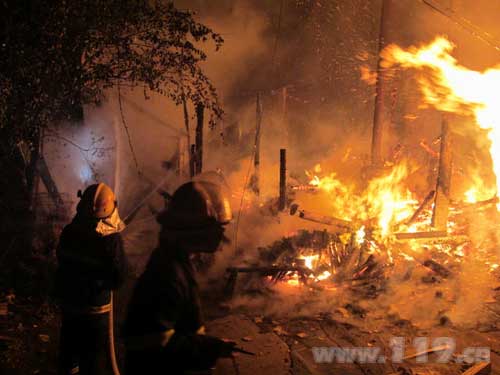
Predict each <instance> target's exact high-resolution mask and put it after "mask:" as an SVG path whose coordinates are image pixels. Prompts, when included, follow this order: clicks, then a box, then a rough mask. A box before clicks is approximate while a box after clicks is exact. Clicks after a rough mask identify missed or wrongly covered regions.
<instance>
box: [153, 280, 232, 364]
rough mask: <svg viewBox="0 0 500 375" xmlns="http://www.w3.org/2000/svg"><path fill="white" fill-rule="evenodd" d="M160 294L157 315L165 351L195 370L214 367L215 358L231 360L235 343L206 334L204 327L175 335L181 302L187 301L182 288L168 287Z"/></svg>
mask: <svg viewBox="0 0 500 375" xmlns="http://www.w3.org/2000/svg"><path fill="white" fill-rule="evenodd" d="M161 295H162V298H160V299H159V300H158V303H159V305H158V307H159V309H158V313H159V314H160V316H159V318H160V319H159V320H160V321H161V323H162V325H163V327H165V333H164V335H163V338H164V341H163V342H162V346H163V347H164V349H165V351H167V352H169V353H170V354H171V355H173V356H175V358H179V359H181V361H185V363H188V364H193V365H194V367H196V368H210V367H213V366H214V365H215V362H216V361H217V359H218V358H222V357H231V355H232V352H233V349H234V347H235V346H236V344H235V343H234V342H229V341H224V340H221V339H219V338H217V337H213V336H209V335H205V329H204V327H203V326H200V327H199V329H198V331H197V332H194V333H192V334H181V333H179V332H176V330H175V327H176V322H177V321H179V320H180V318H181V317H180V314H182V311H183V310H182V308H181V306H182V302H181V301H184V302H185V301H186V299H185V298H186V296H185V294H184V293H183V288H182V286H181V285H179V284H177V283H176V284H174V285H172V284H171V285H169V287H167V288H165V289H164V290H163V293H161Z"/></svg>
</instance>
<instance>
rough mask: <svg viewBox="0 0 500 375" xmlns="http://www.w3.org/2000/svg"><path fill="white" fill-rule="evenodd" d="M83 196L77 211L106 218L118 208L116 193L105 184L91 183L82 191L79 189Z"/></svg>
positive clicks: (98, 217) (79, 193)
mask: <svg viewBox="0 0 500 375" xmlns="http://www.w3.org/2000/svg"><path fill="white" fill-rule="evenodd" d="M78 196H79V197H80V198H81V199H80V202H79V203H78V206H77V212H78V213H81V214H83V215H85V216H88V217H94V218H96V219H104V218H107V217H108V216H110V215H111V214H112V213H113V211H114V210H115V208H116V197H115V193H113V190H111V188H110V187H109V186H108V185H106V184H104V183H102V182H101V183H99V184H94V185H90V186H89V187H87V188H86V189H85V191H84V192H83V194H82V192H81V191H78Z"/></svg>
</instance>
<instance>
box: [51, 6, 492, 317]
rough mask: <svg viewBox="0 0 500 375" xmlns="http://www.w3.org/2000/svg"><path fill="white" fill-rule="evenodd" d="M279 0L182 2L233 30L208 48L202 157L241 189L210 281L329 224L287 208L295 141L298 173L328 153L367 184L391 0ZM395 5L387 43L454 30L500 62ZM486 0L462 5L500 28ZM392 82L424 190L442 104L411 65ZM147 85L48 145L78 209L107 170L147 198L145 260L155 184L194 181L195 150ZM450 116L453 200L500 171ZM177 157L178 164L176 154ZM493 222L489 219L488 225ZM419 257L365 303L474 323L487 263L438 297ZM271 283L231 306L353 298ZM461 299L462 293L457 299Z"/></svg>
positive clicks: (471, 60) (140, 225) (327, 159)
mask: <svg viewBox="0 0 500 375" xmlns="http://www.w3.org/2000/svg"><path fill="white" fill-rule="evenodd" d="M278 3H279V2H268V1H251V0H246V1H245V0H234V1H229V0H228V1H223V0H217V1H212V0H211V1H196V0H185V1H176V5H177V6H178V7H180V8H187V9H194V10H196V11H197V16H196V17H197V18H198V19H199V20H200V21H201V22H204V23H206V24H207V25H208V26H210V27H211V28H213V29H214V30H215V31H216V32H219V33H221V34H222V36H223V37H224V39H225V43H224V45H223V47H222V49H221V50H220V52H215V51H213V50H208V51H207V52H208V59H207V61H206V62H205V63H204V69H205V71H206V72H207V74H208V76H209V77H210V78H211V79H212V81H213V83H214V85H215V86H216V87H217V89H218V92H219V94H220V98H221V101H222V104H223V106H224V109H225V114H224V117H223V119H222V121H220V122H219V123H218V124H217V126H216V128H215V129H214V130H212V131H209V130H208V129H206V131H205V159H204V168H205V170H216V169H217V170H220V171H222V173H223V174H224V175H225V176H226V177H227V180H228V182H229V185H230V187H231V189H232V192H233V196H232V197H231V203H232V207H233V211H234V213H235V220H234V222H233V223H232V224H230V225H229V226H228V228H227V232H228V233H227V235H228V237H229V238H230V239H232V241H233V242H232V244H230V245H227V246H226V247H224V248H223V250H222V251H220V252H218V253H217V254H216V255H215V261H214V266H213V267H212V268H211V269H210V270H209V273H208V275H207V277H208V278H221V277H222V276H224V275H225V269H226V267H227V266H234V265H241V264H247V263H251V262H255V261H256V260H257V258H258V248H259V247H263V246H267V245H269V244H271V243H272V242H274V241H275V240H278V239H280V238H282V237H285V236H289V235H292V234H293V233H295V232H296V231H298V230H300V229H309V230H314V229H318V230H323V229H328V227H327V226H322V225H320V224H314V223H310V222H306V221H303V220H300V219H299V218H297V217H292V216H290V215H288V213H286V212H285V213H278V212H277V201H276V199H277V196H278V189H279V178H278V176H279V149H280V148H286V149H287V159H288V160H287V161H288V165H287V168H288V178H289V181H292V182H293V183H297V184H300V183H307V182H308V178H307V176H306V174H305V171H306V170H311V169H312V168H313V167H314V166H315V165H316V164H320V165H321V167H322V169H323V171H325V172H326V173H331V172H334V173H336V176H337V177H338V178H339V179H340V180H341V181H343V182H345V183H346V184H348V185H354V186H355V188H356V189H357V190H362V189H363V188H364V187H365V186H366V183H367V179H366V173H365V172H366V167H367V166H368V165H369V163H370V147H371V146H370V145H371V131H372V119H373V105H374V94H375V88H374V86H373V85H369V84H367V83H366V82H364V81H363V80H362V79H361V78H362V77H361V76H360V71H362V72H364V77H365V78H367V79H368V80H369V81H371V82H370V83H373V79H374V78H375V77H374V76H373V72H374V70H375V69H376V61H377V53H378V29H379V16H380V9H379V2H366V1H347V0H343V1H338V2H331V4H330V2H321V1H320V2H317V1H315V2H311V4H312V3H321V4H322V5H324V6H325V8H324V9H318V8H316V9H314V6H312V9H307V10H305V8H301V7H299V5H298V3H299V2H285V3H286V5H285V7H284V9H282V10H281V17H280V9H279V8H280V7H279V6H278V5H279V4H278ZM327 3H328V4H327ZM334 3H335V6H333V5H332V4H334ZM395 3H397V4H398V5H397V9H396V17H395V19H394V20H392V21H393V22H392V26H391V28H392V32H391V40H388V42H397V43H401V44H403V45H408V44H413V43H415V42H418V41H422V40H427V39H430V38H431V37H433V36H434V35H435V34H437V33H443V30H442V29H443V28H445V29H446V32H449V34H450V37H451V38H452V39H454V40H455V41H457V43H458V44H459V48H458V50H457V54H458V55H457V56H458V59H459V61H462V60H463V61H464V64H465V65H471V66H483V67H484V66H488V65H492V64H493V62H495V63H496V58H497V55H494V54H493V52H489V50H488V48H487V47H482V46H478V43H477V40H476V39H474V38H473V37H471V36H470V35H469V34H468V33H466V32H464V31H463V30H461V29H460V28H458V27H457V26H456V25H455V24H454V23H453V22H449V21H447V20H446V19H444V20H443V19H442V18H441V17H442V16H441V15H439V14H436V13H434V12H433V11H431V10H429V9H428V8H426V7H425V6H423V5H422V4H420V3H418V2H414V1H409V0H405V1H401V2H395ZM480 3H481V4H482V5H481V6H476V5H474V6H472V5H467V4H461V6H460V9H458V10H461V11H462V10H463V12H464V13H466V14H468V15H469V16H470V17H471V20H472V21H474V22H475V23H476V24H479V25H483V26H484V27H485V28H487V29H488V30H491V31H493V34H494V32H496V31H498V30H497V29H498V25H497V24H496V23H495V22H496V20H495V22H491V18H492V16H491V15H495V14H496V13H495V12H489V13H488V11H482V10H481V9H490V7H491V6H493V5H492V4H493V3H495V4H496V2H490V1H487V0H481V2H480ZM483 6H484V7H483ZM485 7H487V8H485ZM462 8H463V9H462ZM489 15H490V16H489ZM493 18H494V17H493ZM488 20H489V21H488ZM209 48H210V47H209ZM361 69H363V70H361ZM368 69H369V70H368ZM387 87H388V89H387V90H386V92H385V93H384V100H385V103H387V104H388V105H387V108H388V111H389V112H390V113H389V115H388V116H387V117H388V118H389V119H390V124H389V126H388V130H387V143H386V150H385V153H386V156H387V158H388V159H389V160H390V161H393V160H392V159H393V155H394V154H395V153H396V151H397V152H400V153H402V154H403V156H404V157H406V158H408V159H411V160H412V161H413V162H414V164H416V165H418V166H419V167H420V169H419V170H417V171H416V172H415V173H413V174H412V175H411V176H410V177H409V178H408V181H407V183H408V185H409V186H410V187H411V190H412V191H414V192H415V193H416V196H417V197H418V198H420V199H421V198H423V197H424V196H425V195H426V194H427V193H428V192H429V190H431V189H433V188H434V187H435V177H436V171H435V170H436V167H437V160H436V159H435V158H432V157H431V156H430V155H429V153H428V152H427V151H425V150H424V149H423V148H422V147H421V146H420V143H421V141H423V140H424V141H425V142H426V143H427V144H428V145H429V147H430V148H432V149H433V150H434V151H435V152H438V151H439V145H438V144H436V143H434V141H435V140H436V138H437V137H438V136H439V131H440V123H441V114H440V113H438V112H437V111H435V110H434V109H432V108H422V106H421V104H422V101H421V97H420V93H419V90H418V87H417V83H416V80H415V76H414V75H413V74H411V73H408V72H403V71H394V72H393V75H392V77H391V79H390V81H389V83H388V85H387ZM147 94H148V96H149V97H150V98H149V99H148V100H146V99H145V98H144V93H143V92H142V90H135V91H134V90H130V91H129V90H122V105H121V108H120V105H119V101H118V98H117V94H116V92H110V93H109V95H108V100H107V101H106V102H104V103H103V104H102V105H101V106H100V107H92V108H87V109H86V113H85V123H84V124H83V126H80V127H76V126H73V125H68V126H64V127H62V128H61V129H59V130H58V133H57V136H53V137H52V138H51V140H50V142H49V141H48V140H47V142H46V147H45V149H44V154H45V158H46V159H47V163H48V164H49V168H50V169H51V171H52V174H53V177H54V180H55V182H56V185H57V186H58V188H59V190H60V191H61V192H63V193H65V194H67V196H68V197H71V198H68V199H69V200H70V201H71V202H70V203H71V204H72V206H71V207H72V208H71V209H72V210H74V206H75V204H76V196H75V193H76V191H77V190H78V189H81V188H84V187H85V186H86V185H88V184H90V183H93V182H96V181H104V182H106V183H108V184H109V185H110V186H112V187H113V188H114V189H115V191H116V193H117V196H118V201H119V209H120V214H121V216H122V217H126V216H127V215H128V214H129V213H130V212H131V211H133V208H134V207H136V206H137V204H138V203H139V202H141V201H143V200H144V198H145V197H148V198H147V199H146V201H145V202H144V205H143V206H142V208H141V209H140V211H139V212H138V213H137V215H136V216H135V218H134V220H133V221H132V222H131V224H130V225H129V228H128V229H127V232H125V233H124V236H125V237H126V239H127V248H126V251H127V253H128V254H129V255H130V256H131V260H132V261H133V262H135V263H136V264H137V268H138V269H139V270H140V269H141V267H142V266H143V265H144V262H145V260H147V256H148V254H149V253H150V252H151V250H152V249H153V248H154V246H156V242H157V232H158V226H157V224H156V223H155V220H154V212H155V211H158V210H160V209H162V208H163V206H164V204H165V202H164V200H163V198H162V197H161V196H160V195H159V194H156V193H153V194H150V193H151V192H152V191H155V190H156V189H158V188H161V189H162V190H164V191H166V192H168V193H173V191H174V190H175V189H176V188H177V187H178V186H179V185H180V184H181V183H182V182H184V181H185V180H186V175H181V176H179V175H177V173H176V171H175V156H176V154H177V152H178V149H179V147H187V146H186V144H185V143H182V142H183V141H184V142H185V138H186V132H185V129H184V118H183V113H182V108H179V107H176V106H175V105H173V104H172V103H170V102H169V101H168V99H167V98H164V97H161V96H158V95H155V94H152V93H147ZM257 94H259V98H260V101H261V103H262V107H263V119H262V135H261V147H260V159H261V161H260V163H261V164H260V195H259V196H258V197H257V196H256V195H255V194H254V193H253V192H252V191H251V189H250V181H251V178H252V175H253V173H254V168H253V156H254V139H255V126H256V98H257ZM188 111H189V115H190V118H189V119H190V126H191V132H192V133H191V139H194V134H193V127H194V126H195V118H194V108H192V107H191V106H189V107H188ZM452 121H456V124H457V126H454V129H458V128H460V129H462V130H461V131H460V132H456V131H455V138H454V143H455V147H454V149H455V150H457V152H455V155H454V163H455V167H454V171H455V172H454V177H453V181H452V186H453V199H457V198H460V197H462V196H463V192H464V191H465V190H467V188H468V185H467V179H466V178H464V176H469V175H470V174H471V171H472V170H476V169H478V168H477V167H479V166H481V167H482V168H483V170H482V172H481V177H482V179H483V180H484V181H486V182H487V183H488V182H489V181H491V180H492V178H494V177H493V176H491V172H488V171H491V165H489V163H488V162H484V161H485V160H486V159H487V158H486V157H485V155H486V151H485V150H484V148H485V147H484V146H485V144H484V143H483V141H482V140H484V139H485V138H484V137H482V136H479V135H478V134H477V132H475V131H474V130H473V128H472V126H461V125H460V126H459V124H461V123H464V124H467V122H468V121H470V119H467V118H453V119H452ZM62 138H65V139H68V140H70V141H71V142H68V141H65V140H64V139H62ZM73 143H74V144H76V145H78V146H79V147H76V146H75V145H74V144H73ZM82 148H83V149H84V150H88V151H82ZM96 149H98V151H96ZM458 150H461V151H460V152H458ZM165 161H167V162H171V163H170V164H169V163H166V164H165V163H164V162H165ZM166 166H167V168H166ZM73 197H75V198H73ZM292 198H293V199H294V200H295V203H298V204H299V206H300V207H301V208H304V209H307V210H310V211H314V212H318V213H321V214H324V215H331V214H332V206H331V205H330V204H329V203H328V200H327V199H326V198H325V196H324V195H321V194H317V195H310V194H305V193H296V195H295V197H292ZM481 225H482V223H480V222H478V223H477V225H476V227H477V228H481ZM472 232H474V231H472ZM477 233H478V237H481V236H480V235H479V233H483V232H481V231H477ZM477 241H478V242H479V238H478V240H477ZM413 267H414V274H413V276H412V278H411V279H409V280H403V279H398V278H397V277H396V278H394V279H391V280H390V284H389V290H388V293H387V295H386V296H385V297H383V298H381V299H380V300H377V301H368V302H366V301H365V302H360V303H362V304H365V305H366V306H365V307H367V308H368V307H373V308H374V309H375V310H377V309H378V311H385V310H384V309H387V308H388V309H389V311H390V312H391V313H394V314H397V315H399V316H400V317H401V318H406V319H414V320H415V321H416V322H421V323H422V324H423V323H425V322H430V321H432V322H435V321H436V320H435V319H437V318H438V317H439V316H442V315H445V314H447V316H448V317H449V318H450V319H451V320H452V321H458V322H467V318H468V317H475V316H476V315H475V314H476V313H477V312H476V311H472V310H471V309H473V308H475V307H474V306H478V305H479V304H475V303H469V301H470V302H478V301H480V300H482V299H484V298H486V295H487V294H488V286H489V285H490V282H491V280H490V279H489V276H488V275H489V273H485V272H484V269H482V268H481V264H475V263H474V262H472V264H470V265H469V264H468V263H466V262H464V264H463V267H462V272H458V273H457V274H456V277H455V278H453V280H450V281H446V282H445V283H444V284H441V285H439V288H438V289H439V290H441V289H442V293H438V296H439V295H443V296H444V297H436V291H438V289H437V288H435V287H432V288H431V287H428V285H427V284H425V285H422V283H421V281H420V280H421V277H422V276H424V275H425V273H426V270H425V269H424V268H423V267H421V266H418V265H414V266H413ZM396 274H398V273H397V272H396ZM403 274H404V273H403ZM468 283H473V285H474V286H475V288H476V289H481V292H478V293H473V292H472V290H474V289H473V288H469V289H468V288H467V285H468ZM266 286H268V287H269V285H266ZM270 290H271V293H273V298H266V297H260V298H250V297H238V298H237V299H235V300H234V301H233V305H234V306H235V307H237V306H246V307H252V308H255V309H257V308H259V309H261V308H262V311H263V312H268V313H272V314H289V313H293V314H303V313H304V314H305V313H307V314H316V313H319V312H323V311H333V310H335V309H336V308H337V307H339V306H343V305H345V304H346V303H349V302H350V301H352V298H353V296H352V295H350V294H349V292H348V291H346V290H344V289H343V288H341V287H339V288H338V289H337V290H336V291H329V292H326V291H323V292H314V291H304V290H299V289H297V288H296V289H290V288H286V287H285V286H283V285H280V284H277V285H274V286H270ZM469 291H470V292H469ZM417 292H418V294H419V297H418V298H419V299H418V300H419V301H420V302H422V301H423V302H425V305H422V306H425V308H423V309H422V310H416V309H414V308H413V305H412V303H408V302H407V301H414V300H415V298H416V297H415V296H416V293H417ZM460 293H462V294H460ZM450 303H453V304H454V308H453V309H450ZM471 319H473V318H471ZM429 324H430V323H429Z"/></svg>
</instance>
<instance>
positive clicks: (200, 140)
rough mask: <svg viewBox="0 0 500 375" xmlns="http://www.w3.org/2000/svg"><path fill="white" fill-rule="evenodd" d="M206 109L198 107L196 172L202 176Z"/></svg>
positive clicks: (201, 105) (199, 105)
mask: <svg viewBox="0 0 500 375" xmlns="http://www.w3.org/2000/svg"><path fill="white" fill-rule="evenodd" d="M204 112H205V107H204V106H203V104H198V105H197V106H196V171H195V174H200V173H201V172H202V170H203V117H204Z"/></svg>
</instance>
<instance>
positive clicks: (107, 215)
mask: <svg viewBox="0 0 500 375" xmlns="http://www.w3.org/2000/svg"><path fill="white" fill-rule="evenodd" d="M78 196H79V197H80V202H79V203H78V205H77V209H76V211H77V212H76V215H75V217H74V218H73V220H72V222H71V223H70V224H68V225H67V226H66V227H65V228H64V229H63V231H62V234H61V237H60V239H59V246H58V248H57V261H58V268H57V271H56V282H55V292H56V298H57V299H58V302H59V303H60V306H61V313H62V322H61V332H60V344H59V345H60V349H59V367H60V373H61V374H64V375H66V374H77V373H78V374H92V375H95V374H110V373H112V372H113V369H114V368H116V362H115V361H114V352H113V353H110V352H109V350H110V349H111V348H112V343H113V338H112V332H113V331H112V328H113V327H112V324H111V326H110V322H111V323H112V290H114V289H117V288H118V287H119V286H120V285H121V284H122V283H123V282H124V279H125V276H126V272H127V264H126V258H125V255H124V251H123V241H122V237H121V234H120V232H121V231H122V230H123V229H124V227H125V224H124V223H123V222H122V221H121V219H120V216H119V215H118V208H117V203H116V198H115V194H114V193H113V191H112V190H111V189H110V188H109V187H108V186H107V185H106V184H104V183H99V184H95V185H91V186H89V187H88V188H87V189H85V191H84V192H83V194H82V193H81V191H79V192H78ZM110 333H111V336H110ZM110 354H111V355H110Z"/></svg>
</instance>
